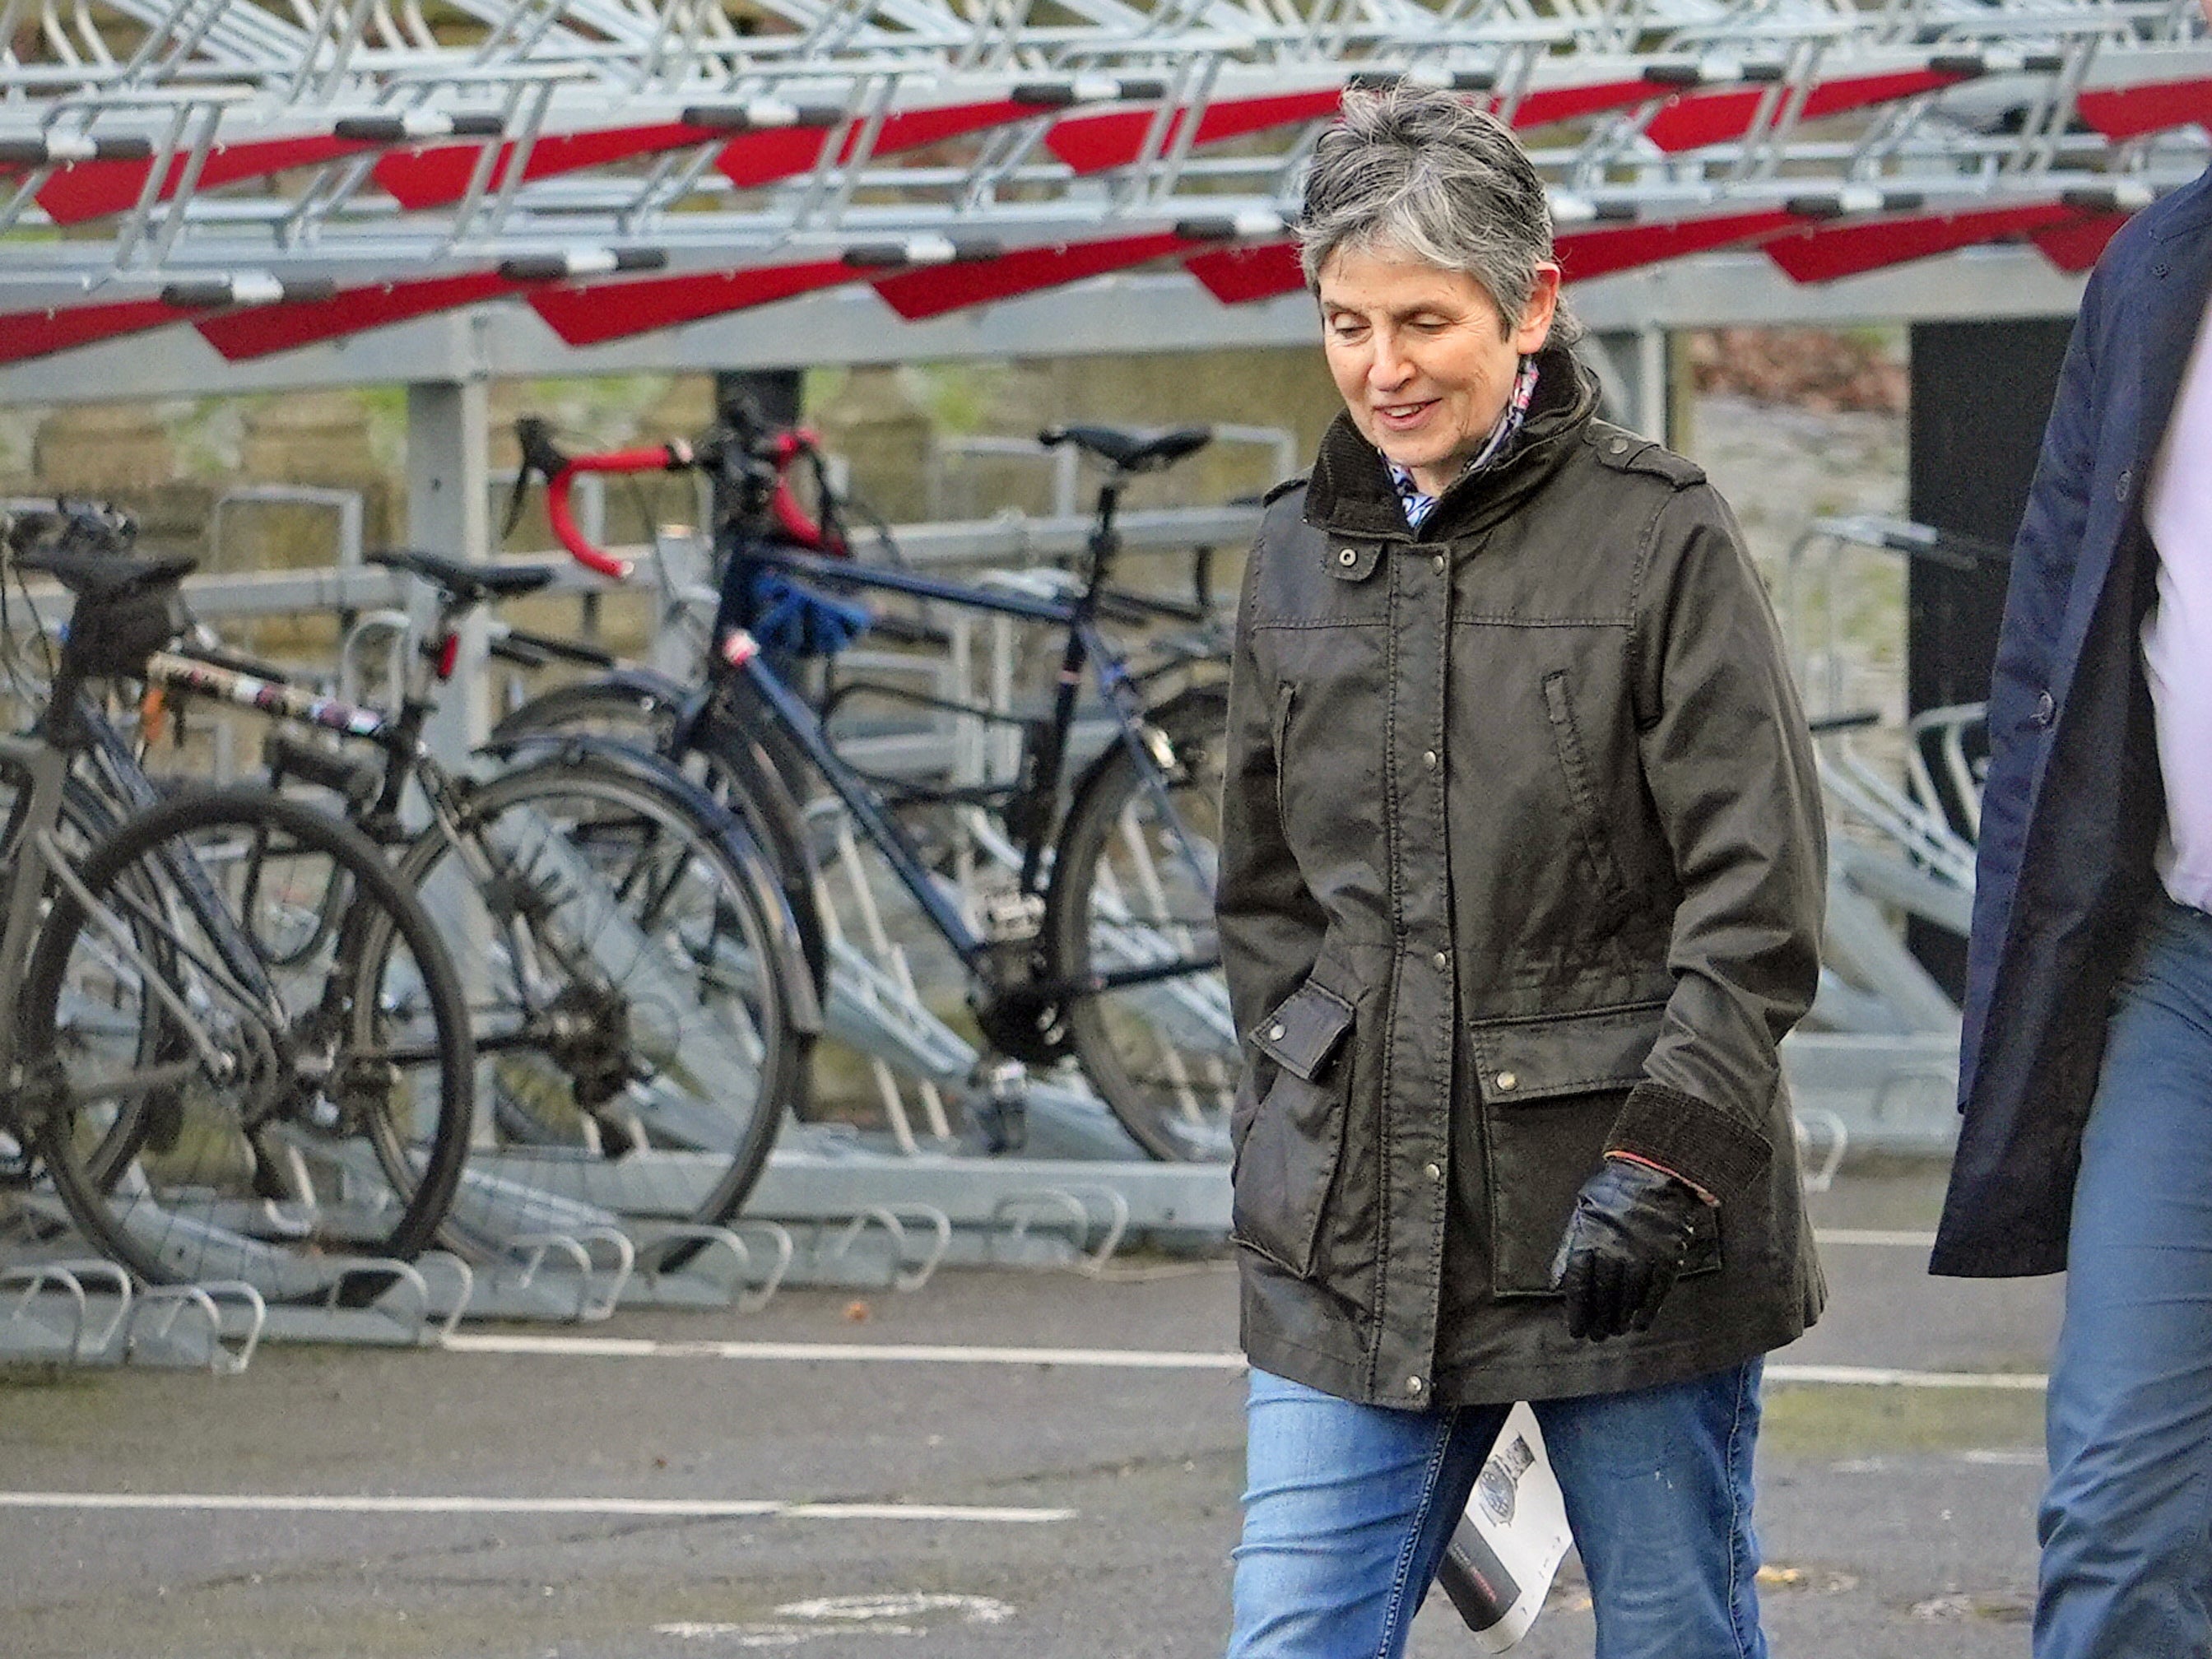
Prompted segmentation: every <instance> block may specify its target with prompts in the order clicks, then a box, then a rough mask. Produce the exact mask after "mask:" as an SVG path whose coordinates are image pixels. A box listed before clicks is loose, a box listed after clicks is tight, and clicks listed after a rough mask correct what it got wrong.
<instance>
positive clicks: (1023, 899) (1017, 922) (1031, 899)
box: [978, 890, 1044, 945]
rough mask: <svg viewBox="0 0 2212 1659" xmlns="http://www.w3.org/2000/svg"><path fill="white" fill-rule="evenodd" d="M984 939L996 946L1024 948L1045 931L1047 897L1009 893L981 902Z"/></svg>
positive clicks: (991, 894)
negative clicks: (1021, 945)
mask: <svg viewBox="0 0 2212 1659" xmlns="http://www.w3.org/2000/svg"><path fill="white" fill-rule="evenodd" d="M978 908H980V909H981V912H982V921H983V928H982V932H983V937H984V938H985V939H987V940H988V941H989V942H990V943H992V944H994V945H1020V944H1025V943H1026V942H1028V941H1029V940H1030V939H1035V938H1036V936H1037V935H1038V934H1039V933H1042V932H1043V931H1044V895H1043V894H1042V893H1021V892H1015V891H1012V890H1006V891H1000V892H995V893H985V894H984V895H982V896H981V899H980V901H979V902H978Z"/></svg>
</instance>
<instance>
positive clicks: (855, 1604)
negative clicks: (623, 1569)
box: [653, 1591, 1014, 1648]
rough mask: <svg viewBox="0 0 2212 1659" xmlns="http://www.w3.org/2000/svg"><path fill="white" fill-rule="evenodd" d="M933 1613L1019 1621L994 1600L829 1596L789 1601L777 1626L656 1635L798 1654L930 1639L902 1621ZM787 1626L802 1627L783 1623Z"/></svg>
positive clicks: (681, 1628) (659, 1629)
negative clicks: (848, 1642) (858, 1639)
mask: <svg viewBox="0 0 2212 1659" xmlns="http://www.w3.org/2000/svg"><path fill="white" fill-rule="evenodd" d="M925 1613H956V1614H957V1615H958V1616H959V1620H960V1622H961V1623H962V1624H963V1625H1003V1624H1005V1623H1006V1620H1009V1619H1011V1618H1012V1617H1013V1616H1014V1610H1013V1608H1012V1607H1010V1606H1008V1605H1007V1604H1006V1602H1004V1601H999V1600H997V1599H996V1598H995V1597H993V1596H988V1595H933V1594H930V1593H927V1592H924V1591H912V1592H908V1593H904V1594H900V1595H828V1596H821V1597H817V1598H816V1599H814V1600H811V1601H787V1602H785V1603H784V1604H783V1606H781V1607H778V1608H776V1610H775V1620H774V1622H769V1621H762V1622H757V1623H753V1624H744V1625H727V1624H702V1623H699V1622H696V1621H687V1622H684V1623H678V1624H669V1625H655V1626H653V1634H654V1635H655V1636H673V1637H676V1638H678V1639H679V1640H685V1641H733V1642H735V1643H736V1644H737V1645H738V1646H739V1647H741V1648H795V1647H797V1646H799V1644H801V1643H805V1642H811V1641H812V1640H814V1639H815V1638H817V1637H823V1636H836V1635H838V1634H840V1633H843V1634H847V1635H862V1636H927V1635H928V1634H929V1629H928V1626H925V1625H909V1624H906V1623H904V1622H902V1621H903V1620H908V1619H913V1618H917V1617H919V1616H921V1615H922V1614H925ZM784 1620H799V1621H800V1622H799V1623H796V1624H787V1623H784V1622H782V1621H784Z"/></svg>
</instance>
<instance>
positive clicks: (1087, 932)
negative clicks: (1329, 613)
mask: <svg viewBox="0 0 2212 1659" xmlns="http://www.w3.org/2000/svg"><path fill="white" fill-rule="evenodd" d="M1149 719H1150V722H1151V724H1152V726H1155V727H1156V728H1157V729H1158V731H1159V732H1161V733H1162V734H1163V735H1164V737H1165V738H1166V739H1167V746H1168V748H1169V750H1171V755H1170V756H1163V757H1159V760H1158V762H1154V761H1152V760H1150V759H1148V761H1147V763H1143V764H1140V763H1139V762H1138V760H1137V759H1136V757H1134V756H1133V755H1132V754H1131V753H1130V751H1129V750H1128V749H1127V746H1126V745H1116V746H1115V748H1113V749H1111V750H1108V751H1107V752H1106V753H1105V754H1104V755H1103V756H1102V757H1100V758H1099V760H1098V761H1097V763H1094V764H1093V766H1092V767H1091V770H1090V772H1089V773H1088V774H1087V775H1085V778H1084V780H1083V782H1082V784H1081V785H1080V787H1079V789H1078V791H1077V793H1076V799H1075V804H1074V806H1073V808H1072V809H1071V810H1070V811H1069V813H1068V816H1067V821H1066V823H1065V824H1063V825H1062V826H1061V829H1060V841H1059V845H1058V849H1057V851H1056V853H1055V854H1054V862H1053V874H1052V884H1051V886H1050V889H1049V890H1048V892H1047V894H1046V902H1045V937H1046V939H1047V941H1048V948H1049V949H1050V951H1051V952H1052V962H1053V975H1054V978H1055V979H1056V980H1060V981H1074V982H1077V983H1079V984H1083V985H1101V986H1103V987H1106V988H1101V989H1097V990H1093V991H1086V992H1079V993H1078V994H1074V995H1073V996H1071V997H1070V998H1069V999H1068V1001H1067V1005H1066V1006H1067V1022H1068V1030H1069V1035H1070V1037H1071V1038H1072V1040H1073V1044H1074V1048H1075V1054H1076V1058H1077V1060H1078V1062H1079V1064H1080V1065H1081V1066H1082V1067H1083V1072H1084V1075H1085V1076H1086V1077H1087V1078H1089V1079H1090V1080H1091V1086H1092V1087H1093V1088H1094V1089H1096V1090H1097V1091H1098V1093H1099V1095H1100V1097H1102V1098H1103V1100H1104V1101H1105V1103H1106V1104H1107V1106H1108V1107H1109V1109H1111V1110H1112V1111H1113V1114H1114V1115H1115V1117H1116V1118H1118V1119H1120V1120H1121V1125H1122V1127H1124V1128H1126V1129H1127V1130H1128V1132H1129V1133H1130V1134H1131V1135H1133V1137H1135V1139H1136V1140H1137V1143H1138V1144H1139V1146H1142V1147H1144V1149H1145V1150H1146V1152H1150V1153H1151V1154H1152V1156H1153V1157H1154V1158H1164V1159H1170V1160H1208V1159H1225V1158H1228V1156H1229V1112H1230V1108H1231V1104H1232V1103H1233V1102H1234V1099H1235V1096H1236V1089H1237V1070H1238V1066H1239V1064H1240V1056H1239V1052H1238V1047H1237V1027H1236V1022H1235V1020H1234V1019H1232V1018H1231V1016H1230V1012H1229V992H1228V987H1227V986H1226V984H1225V982H1224V981H1223V979H1222V977H1221V970H1220V969H1219V967H1218V965H1213V964H1218V961H1219V958H1220V954H1221V951H1220V944H1219V939H1218V934H1217V933H1216V930H1215V925H1214V920H1213V888H1214V872H1215V870H1216V868H1217V859H1216V848H1218V845H1219V838H1220V812H1221V757H1222V736H1223V732H1224V730H1225V726H1226V723H1227V719H1228V702H1227V698H1226V696H1225V695H1224V693H1223V692H1222V691H1221V690H1220V689H1219V688H1218V687H1212V686H1204V687H1198V688H1194V689H1193V690H1188V691H1185V692H1182V693H1181V694H1180V695H1178V696H1176V697H1174V698H1171V699H1170V701H1169V702H1165V703H1164V704H1162V705H1161V706H1160V707H1159V708H1157V709H1155V710H1153V711H1152V714H1151V715H1150V717H1149ZM1178 964H1199V965H1195V966H1189V967H1179V966H1178ZM1146 973H1150V974H1153V975H1158V976H1157V977H1151V978H1142V979H1137V980H1134V981H1130V980H1127V975H1143V974H1146ZM1117 976H1122V978H1121V981H1120V982H1117Z"/></svg>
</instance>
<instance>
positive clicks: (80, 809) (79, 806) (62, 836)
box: [0, 772, 118, 1245]
mask: <svg viewBox="0 0 2212 1659" xmlns="http://www.w3.org/2000/svg"><path fill="white" fill-rule="evenodd" d="M0 789H4V790H7V791H9V802H8V807H7V813H6V823H5V827H4V828H0V866H12V865H13V864H14V862H15V860H16V859H18V858H20V857H21V856H22V853H23V846H22V834H23V826H24V823H25V822H26V819H27V815H28V812H29V809H30V788H29V781H28V780H27V779H26V778H21V777H18V776H15V775H12V774H9V773H5V772H0ZM117 818H118V811H117V810H116V808H115V807H114V806H113V805H111V804H109V802H108V801H107V800H106V799H105V798H104V797H103V796H101V794H100V793H99V792H98V791H97V790H95V789H94V788H93V787H91V786H89V785H88V784H86V783H84V782H83V781H81V780H79V779H76V778H70V779H67V780H65V781H64V783H63V786H62V799H61V821H60V822H59V823H58V824H57V825H56V826H55V829H56V833H57V835H58V838H59V841H60V843H61V845H62V847H63V848H64V850H65V851H66V852H68V853H69V854H70V856H71V857H76V858H81V857H82V856H83V854H84V853H85V852H86V851H87V850H88V848H91V847H92V846H94V844H95V843H97V842H100V841H101V840H103V839H105V838H106V836H110V835H112V834H113V833H114V831H115V825H116V820H117ZM36 1154H37V1149H36V1147H35V1146H33V1136H32V1135H31V1133H30V1132H29V1131H27V1129H25V1128H24V1127H23V1126H22V1125H21V1123H19V1122H18V1121H16V1117H15V1103H13V1102H10V1101H8V1100H4V1099H0V1188H10V1187H24V1186H27V1185H29V1184H30V1182H32V1180H33V1177H34V1176H35V1175H36V1174H37V1171H38V1158H37V1155H36ZM41 1225H45V1224H44V1222H43V1218H41V1217H40V1215H39V1214H38V1212H35V1211H32V1210H19V1211H17V1212H15V1214H14V1215H13V1216H10V1217H9V1218H7V1223H6V1227H5V1229H4V1230H0V1245H4V1243H5V1242H6V1240H7V1239H8V1238H9V1237H15V1236H18V1235H19V1234H27V1235H32V1236H35V1235H36V1233H37V1231H38V1230H39V1228H40V1226H41ZM53 1225H59V1224H58V1223H56V1224H53Z"/></svg>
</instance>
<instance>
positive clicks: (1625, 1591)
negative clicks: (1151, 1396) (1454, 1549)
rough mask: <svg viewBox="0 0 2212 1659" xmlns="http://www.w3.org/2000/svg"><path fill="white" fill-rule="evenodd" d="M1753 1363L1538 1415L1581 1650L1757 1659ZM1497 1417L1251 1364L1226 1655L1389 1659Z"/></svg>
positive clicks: (1395, 1657) (1623, 1655) (1621, 1658)
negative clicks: (1362, 1395) (1583, 1602)
mask: <svg viewBox="0 0 2212 1659" xmlns="http://www.w3.org/2000/svg"><path fill="white" fill-rule="evenodd" d="M1760 1371H1761V1362H1759V1361H1758V1360H1755V1359H1754V1360H1752V1361H1750V1362H1748V1363H1747V1364H1743V1365H1739V1366H1735V1367H1733V1368H1731V1369H1729V1370H1723V1371H1716V1372H1714V1373H1712V1374H1711V1376H1703V1377H1699V1378H1696V1379H1694V1380H1692V1381H1690V1382H1686V1383H1673V1384H1669V1385H1668V1386H1666V1387H1663V1388H1656V1389H1636V1390H1633V1391H1632V1392H1629V1393H1626V1394H1611V1395H1589V1396H1588V1397H1585V1398H1582V1399H1576V1400H1547V1401H1541V1402H1540V1403H1539V1404H1538V1405H1537V1406H1536V1407H1535V1413H1536V1420H1537V1423H1538V1424H1539V1425H1540V1426H1541V1428H1542V1429H1543V1431H1544V1443H1545V1448H1546V1449H1547V1452H1548V1453H1549V1455H1550V1457H1551V1462H1552V1469H1553V1474H1555V1475H1557V1476H1558V1478H1559V1489H1560V1492H1562V1494H1563V1495H1564V1496H1565V1498H1566V1505H1567V1520H1568V1523H1569V1524H1570V1525H1571V1527H1572V1528H1573V1529H1574V1534H1575V1547H1576V1550H1577V1553H1579V1554H1580V1555H1581V1557H1582V1560H1583V1570H1584V1571H1586V1572H1587V1573H1588V1574H1589V1583H1590V1596H1591V1599H1592V1601H1594V1603H1595V1608H1596V1615H1597V1659H1765V1653H1766V1642H1765V1638H1764V1637H1763V1636H1762V1635H1761V1633H1760V1632H1759V1600H1758V1590H1757V1587H1756V1583H1755V1580H1756V1577H1757V1575H1758V1571H1759V1545H1758V1541H1757V1540H1756V1539H1755V1538H1754V1537H1753V1533H1752V1525H1751V1462H1752V1449H1753V1443H1754V1442H1755V1441H1756V1440H1757V1439H1758V1437H1759V1376H1760ZM1505 1411H1506V1408H1505V1407H1503V1406H1492V1407H1462V1408H1460V1409H1457V1410H1445V1411H1425V1412H1409V1411H1399V1410H1396V1409H1395V1408H1393V1407H1387V1406H1360V1405H1354V1404H1352V1402H1351V1401H1345V1400H1339V1399H1337V1398H1336V1397H1334V1395H1326V1394H1322V1393H1319V1392H1317V1391H1316V1390H1315V1389H1310V1388H1307V1387H1305V1386H1304V1384H1303V1383H1291V1382H1286V1381H1285V1380H1284V1379H1283V1378H1281V1377H1279V1376H1270V1375H1268V1374H1267V1372H1265V1371H1260V1370H1255V1371H1254V1372H1253V1373H1252V1390H1251V1399H1250V1403H1249V1407H1248V1408H1247V1415H1248V1421H1249V1442H1248V1449H1247V1454H1246V1462H1247V1466H1248V1490H1247V1491H1246V1492H1245V1494H1244V1540H1243V1543H1242V1544H1240V1545H1239V1546H1238V1547H1237V1571H1236V1578H1235V1583H1234V1589H1233V1600H1234V1602H1235V1621H1234V1626H1233V1630H1232V1633H1231V1637H1230V1643H1229V1653H1230V1659H1399V1656H1400V1655H1401V1654H1403V1653H1404V1651H1405V1649H1406V1635H1407V1628H1408V1626H1411V1624H1412V1623H1413V1614H1414V1613H1417V1612H1418V1611H1419V1608H1420V1605H1421V1601H1422V1598H1423V1597H1424V1596H1425V1595H1427V1594H1428V1590H1429V1585H1430V1583H1431V1581H1432V1580H1433V1579H1434V1578H1435V1577H1436V1575H1437V1567H1438V1566H1439V1565H1441V1564H1442V1562H1443V1553H1444V1548H1445V1546H1446V1545H1447V1544H1448V1543H1449V1541H1450V1539H1451V1533H1452V1528H1453V1527H1454V1526H1455V1524H1456V1523H1457V1522H1458V1519H1459V1516H1460V1515H1461V1513H1462V1511H1463V1510H1465V1509H1466V1507H1467V1500H1468V1493H1469V1492H1472V1491H1473V1490H1474V1480H1475V1477H1476V1475H1478V1474H1480V1473H1481V1470H1482V1465H1483V1462H1484V1460H1485V1459H1486V1457H1487V1456H1488V1455H1489V1452H1490V1448H1491V1443H1492V1442H1493V1441H1494V1440H1495V1439H1496V1438H1497V1437H1498V1428H1499V1426H1500V1425H1502V1424H1503V1422H1504V1418H1505ZM1468 1639H1469V1642H1470V1644H1472V1642H1473V1638H1472V1637H1470V1638H1468Z"/></svg>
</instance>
